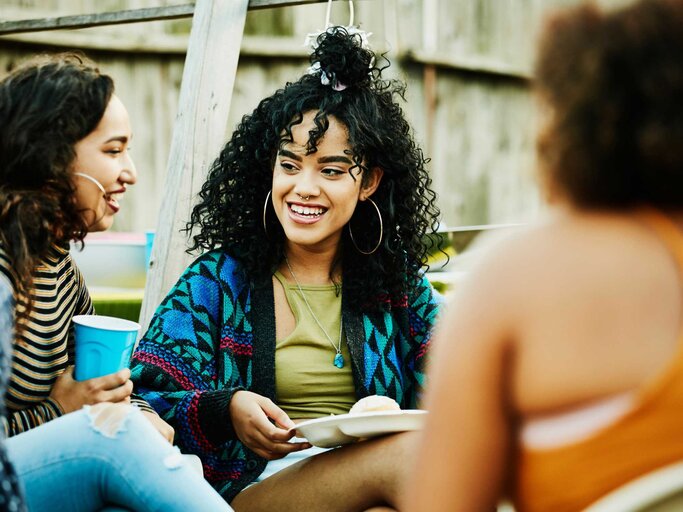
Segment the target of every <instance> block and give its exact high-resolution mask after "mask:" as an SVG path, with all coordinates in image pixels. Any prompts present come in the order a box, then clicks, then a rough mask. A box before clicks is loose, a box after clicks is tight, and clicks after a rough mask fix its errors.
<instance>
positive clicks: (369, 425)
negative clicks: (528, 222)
mask: <svg viewBox="0 0 683 512" xmlns="http://www.w3.org/2000/svg"><path fill="white" fill-rule="evenodd" d="M426 414H427V411H422V410H405V411H380V412H364V413H359V414H339V415H337V416H325V417H324V418H316V419H314V420H307V421H303V422H301V423H299V424H298V425H297V426H296V427H295V429H296V430H297V431H298V434H297V435H298V436H300V437H305V438H306V439H307V440H308V442H309V443H311V444H312V445H314V446H320V447H321V448H331V447H333V446H341V445H344V444H348V443H353V442H355V441H358V439H361V438H366V439H367V438H370V437H377V436H381V435H385V434H392V433H395V432H407V431H410V430H419V429H421V428H422V426H423V425H424V421H425V419H426ZM292 430H294V429H292Z"/></svg>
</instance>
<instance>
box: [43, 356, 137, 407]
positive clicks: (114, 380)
mask: <svg viewBox="0 0 683 512" xmlns="http://www.w3.org/2000/svg"><path fill="white" fill-rule="evenodd" d="M73 372H74V367H73V366H69V367H68V368H67V369H66V370H64V372H62V373H61V374H60V375H59V376H58V377H57V380H55V383H54V384H53V386H52V390H51V391H50V398H52V399H53V400H56V401H57V402H58V403H59V405H60V407H61V408H62V410H63V411H64V412H65V413H68V412H73V411H77V410H78V409H80V408H81V407H83V406H84V405H92V404H97V403H100V402H124V401H129V400H130V394H131V393H132V391H133V383H132V382H131V380H130V370H129V369H128V368H124V369H123V370H119V371H118V372H116V373H111V374H109V375H105V376H103V377H97V378H95V379H88V380H83V381H77V380H74V377H73Z"/></svg>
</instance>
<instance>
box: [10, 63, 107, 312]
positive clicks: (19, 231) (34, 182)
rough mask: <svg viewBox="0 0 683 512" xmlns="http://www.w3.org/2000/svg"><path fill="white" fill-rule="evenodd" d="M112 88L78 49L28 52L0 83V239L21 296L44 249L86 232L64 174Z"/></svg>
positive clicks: (100, 117)
mask: <svg viewBox="0 0 683 512" xmlns="http://www.w3.org/2000/svg"><path fill="white" fill-rule="evenodd" d="M113 91H114V84H113V81H112V79H111V78H110V77H108V76H106V75H103V74H101V73H100V72H99V70H98V69H97V68H96V67H95V65H94V64H93V63H92V62H90V61H89V60H87V59H86V58H85V57H84V56H82V55H80V54H77V53H67V54H58V55H54V56H38V57H35V58H33V59H31V60H29V61H28V62H26V63H24V64H23V65H21V66H20V67H18V68H17V69H15V70H14V71H13V72H11V73H10V74H9V75H8V76H7V77H5V78H4V79H3V80H2V81H0V242H2V246H3V248H4V250H5V251H6V252H7V255H8V257H9V259H10V261H11V264H12V270H13V272H14V276H15V283H14V285H15V287H16V291H17V293H18V294H19V295H20V296H22V297H23V298H24V299H29V293H28V291H29V290H30V288H31V287H32V283H33V272H34V270H35V268H36V266H37V265H38V263H39V262H40V260H42V259H43V258H44V257H45V256H46V255H47V254H48V253H49V251H50V250H51V248H52V247H53V246H54V245H64V244H66V243H67V242H68V241H69V240H77V241H81V242H82V240H83V238H84V237H85V235H86V234H87V231H88V229H87V228H88V226H87V224H86V222H85V219H84V218H83V215H82V212H81V211H80V210H79V209H78V207H77V205H76V202H75V188H74V186H73V184H72V181H71V178H70V173H71V165H72V163H73V161H74V159H75V156H76V155H75V149H74V145H75V144H76V143H77V142H78V141H79V140H81V139H83V138H84V137H85V136H86V135H88V134H89V133H90V132H92V131H93V130H94V129H95V128H96V127H97V124H98V123H99V121H100V119H102V116H103V115H104V111H105V109H106V107H107V105H108V103H109V100H110V98H111V96H112V94H113ZM30 307H31V302H30V300H27V303H26V310H25V311H24V316H27V315H28V312H29V311H30Z"/></svg>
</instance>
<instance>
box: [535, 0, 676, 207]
mask: <svg viewBox="0 0 683 512" xmlns="http://www.w3.org/2000/svg"><path fill="white" fill-rule="evenodd" d="M536 88H537V90H538V91H539V93H540V97H541V99H542V100H544V101H545V102H546V103H547V104H548V105H549V106H550V107H551V108H550V111H551V112H552V114H551V120H550V122H549V123H548V128H547V130H546V131H545V132H542V134H541V136H540V137H539V140H538V146H539V147H538V149H539V156H540V160H541V163H542V168H543V170H544V173H545V176H546V177H548V178H550V182H551V184H554V185H558V186H559V187H560V189H561V190H562V191H564V192H566V193H567V194H568V195H569V197H570V199H571V200H572V201H573V202H574V203H575V204H576V205H578V206H580V207H586V208H608V209H625V208H631V207H634V206H639V205H644V204H648V205H653V206H656V207H659V208H662V209H668V208H674V209H676V208H678V209H680V208H681V207H682V206H683V101H682V100H681V98H683V1H681V0H644V1H640V2H637V3H635V4H633V5H630V6H628V7H625V8H622V9H619V10H610V11H602V10H600V9H598V8H597V7H595V6H594V5H582V6H580V7H576V8H572V9H569V10H566V11H563V12H561V13H560V14H558V15H555V16H554V17H553V18H551V19H550V20H549V22H548V23H547V24H546V27H545V31H544V34H543V37H542V39H541V47H540V52H539V56H538V61H537V65H536Z"/></svg>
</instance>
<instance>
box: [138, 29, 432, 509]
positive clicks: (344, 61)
mask: <svg viewBox="0 0 683 512" xmlns="http://www.w3.org/2000/svg"><path fill="white" fill-rule="evenodd" d="M363 43H364V39H363V34H362V33H358V32H356V31H355V30H353V29H350V30H347V29H345V28H342V27H334V28H330V29H328V30H327V31H326V32H324V33H323V34H321V35H320V36H319V37H318V39H317V46H316V48H315V49H314V51H313V53H312V55H311V63H312V66H311V69H310V70H309V73H307V74H305V75H304V76H302V77H301V78H300V79H299V80H297V81H296V82H293V83H288V84H287V85H286V86H285V87H284V88H282V89H280V90H278V91H276V92H275V93H274V94H273V95H271V96H270V97H268V98H266V99H264V100H262V101H261V102H260V104H259V105H258V106H257V107H256V109H255V110H254V111H253V112H252V113H251V114H249V115H247V116H245V117H244V118H243V119H242V121H241V123H240V124H239V126H238V127H237V129H236V130H235V132H234V133H233V135H232V137H231V139H230V140H229V141H228V143H227V144H226V145H225V147H224V149H223V150H222V152H221V154H220V156H219V157H218V159H217V160H216V161H215V163H214V165H213V167H212V169H211V172H210V174H209V178H208V180H207V182H206V183H205V184H204V186H203V188H202V190H201V193H200V201H199V203H198V204H197V205H196V206H195V208H194V210H193V213H192V219H191V222H190V223H189V228H196V229H197V232H196V235H195V236H194V246H193V249H202V250H204V251H206V252H205V254H204V255H202V256H201V257H199V259H197V260H196V261H195V262H194V263H193V264H192V265H191V266H190V267H189V268H188V269H187V270H186V272H185V274H184V275H183V276H182V277H181V279H180V281H179V282H178V283H177V285H176V286H175V287H174V288H173V289H172V290H171V292H170V293H169V295H168V297H167V298H166V299H165V300H164V301H163V303H162V304H161V306H160V307H159V309H158V310H157V312H156V315H155V316H154V318H153V320H152V322H151V325H150V328H149V331H148V332H147V333H146V335H145V336H144V337H143V339H142V340H141V342H140V345H139V346H138V348H137V351H136V353H135V354H134V356H133V366H132V371H133V381H134V383H135V386H136V391H137V392H139V393H140V394H141V395H142V396H143V397H144V398H145V399H146V400H148V401H149V403H150V405H152V406H153V407H154V408H155V409H156V410H157V411H158V412H159V414H160V415H161V416H162V417H163V418H164V419H166V420H167V421H168V422H169V423H171V425H173V427H174V428H175V429H176V432H177V436H178V442H179V443H180V445H181V447H182V448H183V449H184V450H187V451H190V452H192V453H196V454H198V455H199V456H200V457H201V458H202V460H203V462H204V469H205V473H206V476H207V478H208V479H209V481H211V482H212V483H213V484H214V486H215V487H216V488H217V489H218V490H219V491H220V492H221V494H223V496H224V497H225V498H226V499H227V500H229V501H232V504H233V506H234V507H235V508H236V509H237V510H266V509H268V510H273V509H282V510H365V509H369V508H371V507H373V506H380V505H383V506H394V505H395V504H396V501H397V495H398V494H399V490H400V488H401V486H400V484H401V482H402V479H403V476H404V475H403V474H404V471H405V469H406V467H407V462H408V459H409V458H410V454H411V451H410V439H411V436H410V434H399V435H395V436H390V437H385V438H381V439H377V440H371V441H366V442H362V443H358V444H357V445H353V446H346V447H342V448H339V449H336V450H331V451H327V452H325V453H322V454H319V455H315V456H311V455H313V454H314V453H316V449H315V448H314V449H312V450H309V448H310V445H309V444H308V443H306V442H305V441H302V440H298V441H296V442H290V441H291V440H292V436H293V435H294V430H292V427H294V425H295V423H296V422H298V421H300V420H305V419H310V418H318V417H322V416H327V415H330V414H343V413H347V412H348V411H349V409H350V408H351V406H352V405H353V404H354V403H355V402H356V401H357V400H358V399H359V398H362V397H365V396H368V395H373V394H378V395H387V396H389V397H391V398H393V399H395V400H396V401H397V402H398V403H399V404H400V405H401V407H402V408H415V407H416V404H417V403H418V400H419V396H420V393H421V391H422V388H423V384H424V382H423V380H424V379H423V365H424V356H425V353H426V351H427V348H428V345H429V338H430V330H431V326H432V323H433V321H434V317H435V315H436V311H437V300H436V298H435V296H434V292H433V290H432V288H431V286H430V285H429V283H428V281H427V280H426V278H425V277H424V276H423V275H422V273H421V271H422V267H423V265H424V263H425V260H426V254H427V250H428V247H427V246H426V245H425V239H426V237H425V235H426V234H427V233H430V232H431V230H432V228H433V227H434V226H435V224H436V219H437V216H438V210H437V208H436V206H435V195H434V192H432V190H431V189H430V179H429V177H428V174H427V171H426V170H425V159H424V157H423V155H422V152H421V151H420V149H419V148H418V147H417V145H416V144H415V142H414V140H413V138H412V134H411V130H410V127H409V125H408V123H407V121H406V120H405V117H404V115H403V112H402V111H401V108H400V106H399V105H398V103H397V102H396V100H397V96H399V97H401V96H402V94H403V87H402V86H401V84H399V83H397V82H393V81H388V80H384V79H382V78H381V69H379V68H378V67H376V65H375V56H374V55H373V53H372V52H371V51H370V50H368V49H367V48H366V47H365V45H364V44H363ZM301 450H303V451H302V452H301V453H298V454H297V453H296V452H299V451H301ZM282 458H284V459H283V460H282V461H280V462H278V459H282ZM301 459H305V460H303V462H299V463H298V464H293V465H291V466H290V467H287V468H286V469H284V470H282V471H278V470H279V469H281V468H282V467H285V466H288V465H290V464H292V463H293V462H296V461H297V460H301ZM266 477H267V478H266ZM254 482H259V483H257V484H255V485H252V486H249V484H252V483H254ZM247 486H249V487H247Z"/></svg>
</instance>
